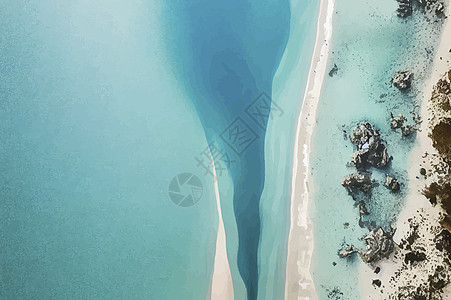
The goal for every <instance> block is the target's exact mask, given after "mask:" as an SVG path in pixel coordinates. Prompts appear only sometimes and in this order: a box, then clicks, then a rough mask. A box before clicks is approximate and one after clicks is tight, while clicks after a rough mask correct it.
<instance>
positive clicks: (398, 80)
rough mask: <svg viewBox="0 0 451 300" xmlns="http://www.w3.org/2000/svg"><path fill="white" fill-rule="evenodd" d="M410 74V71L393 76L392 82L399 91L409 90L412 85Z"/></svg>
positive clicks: (399, 72)
mask: <svg viewBox="0 0 451 300" xmlns="http://www.w3.org/2000/svg"><path fill="white" fill-rule="evenodd" d="M412 75H413V74H412V72H410V71H398V72H396V74H395V76H393V79H392V82H393V85H394V86H395V87H397V88H398V89H400V90H405V89H408V88H410V86H411V84H412Z"/></svg>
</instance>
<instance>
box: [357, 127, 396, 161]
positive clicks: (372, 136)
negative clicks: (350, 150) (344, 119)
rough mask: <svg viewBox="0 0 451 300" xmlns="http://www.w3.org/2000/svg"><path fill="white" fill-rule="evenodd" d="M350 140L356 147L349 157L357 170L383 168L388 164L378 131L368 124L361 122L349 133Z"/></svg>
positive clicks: (386, 154) (385, 149)
mask: <svg viewBox="0 0 451 300" xmlns="http://www.w3.org/2000/svg"><path fill="white" fill-rule="evenodd" d="M350 140H351V142H352V143H353V144H354V146H356V147H357V151H356V152H354V154H353V155H352V156H351V162H352V163H353V164H354V165H355V166H356V168H357V169H367V168H368V167H371V166H372V167H376V168H383V167H386V166H387V164H388V162H389V156H388V153H387V148H386V146H385V145H384V143H383V142H382V139H381V137H380V134H379V131H378V130H375V129H374V127H373V125H371V124H370V123H369V122H361V123H359V124H358V125H357V127H356V128H355V129H354V130H353V131H352V132H351V135H350Z"/></svg>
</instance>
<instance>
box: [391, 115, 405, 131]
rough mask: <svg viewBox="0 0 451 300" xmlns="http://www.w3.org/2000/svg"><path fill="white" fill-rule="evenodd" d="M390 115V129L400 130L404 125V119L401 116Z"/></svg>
mask: <svg viewBox="0 0 451 300" xmlns="http://www.w3.org/2000/svg"><path fill="white" fill-rule="evenodd" d="M390 115H391V120H390V127H391V129H398V128H401V127H402V126H403V125H404V122H405V121H407V119H406V117H404V116H403V115H402V114H400V115H398V116H396V117H395V116H393V114H390Z"/></svg>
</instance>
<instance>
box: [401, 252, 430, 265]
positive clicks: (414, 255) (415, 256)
mask: <svg viewBox="0 0 451 300" xmlns="http://www.w3.org/2000/svg"><path fill="white" fill-rule="evenodd" d="M425 259H426V254H424V253H422V252H409V253H407V254H406V256H405V257H404V262H405V263H406V264H409V263H410V264H413V263H415V262H419V261H423V260H425Z"/></svg>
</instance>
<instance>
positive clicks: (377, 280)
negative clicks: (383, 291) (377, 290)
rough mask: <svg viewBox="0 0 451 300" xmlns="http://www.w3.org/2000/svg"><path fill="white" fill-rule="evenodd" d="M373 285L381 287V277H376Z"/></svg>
mask: <svg viewBox="0 0 451 300" xmlns="http://www.w3.org/2000/svg"><path fill="white" fill-rule="evenodd" d="M373 285H376V286H377V287H381V285H382V282H381V281H380V280H379V279H374V280H373Z"/></svg>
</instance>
